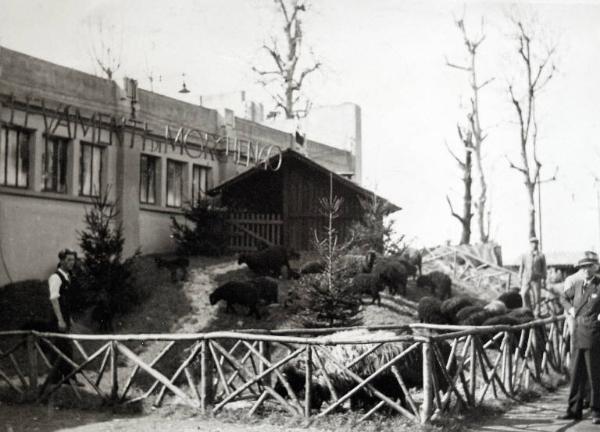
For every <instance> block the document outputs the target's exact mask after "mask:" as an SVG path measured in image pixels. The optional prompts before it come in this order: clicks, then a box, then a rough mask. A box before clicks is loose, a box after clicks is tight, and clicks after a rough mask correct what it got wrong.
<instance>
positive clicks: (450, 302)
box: [441, 295, 477, 322]
mask: <svg viewBox="0 0 600 432" xmlns="http://www.w3.org/2000/svg"><path fill="white" fill-rule="evenodd" d="M476 304H477V299H474V298H473V297H470V296H466V295H459V296H456V297H451V298H449V299H447V300H444V301H443V302H442V306H441V311H442V314H444V315H445V316H446V317H447V318H448V321H450V322H457V319H456V314H457V312H458V311H460V310H461V309H462V308H464V307H467V306H475V305H476Z"/></svg>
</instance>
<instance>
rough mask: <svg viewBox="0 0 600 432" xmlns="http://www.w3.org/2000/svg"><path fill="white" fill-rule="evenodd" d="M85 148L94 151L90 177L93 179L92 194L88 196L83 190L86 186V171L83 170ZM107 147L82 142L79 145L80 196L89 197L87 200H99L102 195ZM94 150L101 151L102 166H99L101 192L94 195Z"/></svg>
mask: <svg viewBox="0 0 600 432" xmlns="http://www.w3.org/2000/svg"><path fill="white" fill-rule="evenodd" d="M84 147H90V148H91V151H92V156H91V158H90V173H91V174H90V175H91V179H90V193H89V194H87V193H85V191H84V190H83V186H84V179H83V175H84V170H83V163H84V161H83V158H84V150H83V149H84ZM105 148H106V147H105V146H103V145H98V144H94V143H90V142H83V141H82V142H81V143H80V144H79V196H82V197H87V198H98V197H100V196H101V195H102V180H103V171H104V150H105ZM94 149H99V150H100V155H99V157H100V166H99V173H98V185H99V190H98V193H97V194H94V191H93V188H94V181H93V180H94V173H93V169H94Z"/></svg>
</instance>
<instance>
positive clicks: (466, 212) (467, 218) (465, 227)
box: [460, 150, 473, 244]
mask: <svg viewBox="0 0 600 432" xmlns="http://www.w3.org/2000/svg"><path fill="white" fill-rule="evenodd" d="M465 153H466V156H465V175H464V177H463V182H464V184H465V194H464V198H463V216H462V221H461V223H462V235H461V236H460V244H469V243H470V242H471V218H472V216H473V214H472V213H471V207H472V203H473V196H472V193H471V186H472V184H473V177H472V175H471V170H472V166H473V162H472V156H471V152H470V151H469V150H467V151H466V152H465Z"/></svg>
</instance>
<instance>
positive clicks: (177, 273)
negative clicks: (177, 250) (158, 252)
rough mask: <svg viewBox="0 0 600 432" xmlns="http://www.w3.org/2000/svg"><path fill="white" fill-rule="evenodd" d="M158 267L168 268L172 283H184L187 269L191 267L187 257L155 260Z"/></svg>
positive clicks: (157, 258)
mask: <svg viewBox="0 0 600 432" xmlns="http://www.w3.org/2000/svg"><path fill="white" fill-rule="evenodd" d="M154 262H155V263H156V267H158V268H166V269H167V270H169V272H170V273H171V281H172V282H177V281H180V280H181V281H183V280H185V278H186V277H187V269H188V267H189V266H190V260H189V259H188V258H186V257H175V258H159V257H156V258H154Z"/></svg>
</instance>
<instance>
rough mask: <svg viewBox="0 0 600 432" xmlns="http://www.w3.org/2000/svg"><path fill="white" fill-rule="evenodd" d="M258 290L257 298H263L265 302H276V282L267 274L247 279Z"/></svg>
mask: <svg viewBox="0 0 600 432" xmlns="http://www.w3.org/2000/svg"><path fill="white" fill-rule="evenodd" d="M249 282H250V283H251V284H252V285H254V286H255V287H256V289H257V291H258V298H259V299H260V300H264V302H265V304H268V305H269V304H273V303H277V302H278V298H279V296H278V291H279V289H278V284H277V280H276V279H273V278H270V277H268V276H261V277H257V278H254V279H252V280H250V281H249Z"/></svg>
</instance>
